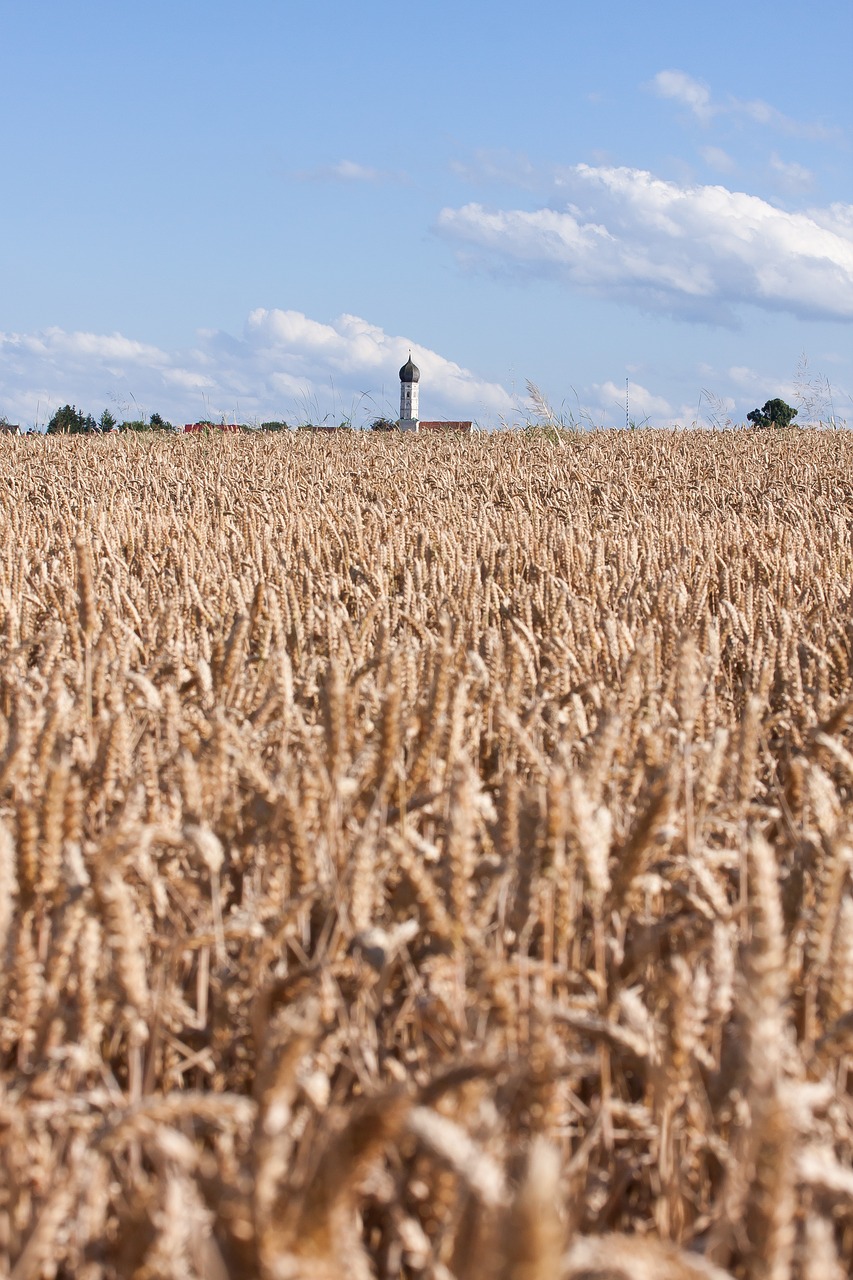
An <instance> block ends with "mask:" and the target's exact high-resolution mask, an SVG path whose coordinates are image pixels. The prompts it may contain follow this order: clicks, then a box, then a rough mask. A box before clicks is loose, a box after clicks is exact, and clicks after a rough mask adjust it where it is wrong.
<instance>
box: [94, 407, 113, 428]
mask: <svg viewBox="0 0 853 1280" xmlns="http://www.w3.org/2000/svg"><path fill="white" fill-rule="evenodd" d="M116 425H117V424H116V420H115V418H114V417H113V415H112V414H111V413H110V411H109V409H105V410H104V412H103V413H102V414H101V416H100V418H99V419H98V426H99V427H100V429H101V431H112V429H113V427H114V426H116Z"/></svg>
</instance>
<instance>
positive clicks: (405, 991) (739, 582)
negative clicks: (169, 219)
mask: <svg viewBox="0 0 853 1280" xmlns="http://www.w3.org/2000/svg"><path fill="white" fill-rule="evenodd" d="M0 492H2V496H3V500H2V504H0V1274H2V1275H6V1276H11V1277H12V1280H47V1278H53V1277H59V1278H61V1280H70V1278H72V1277H73V1278H74V1280H126V1278H132V1280H338V1278H343V1277H347V1278H348V1280H369V1278H370V1277H377V1278H380V1280H390V1278H392V1277H393V1278H397V1277H406V1278H407V1280H421V1278H424V1280H430V1278H434V1280H454V1278H455V1280H562V1278H565V1280H570V1278H573V1280H700V1278H703V1277H704V1278H705V1280H708V1278H713V1277H716V1278H717V1280H723V1278H724V1277H727V1276H731V1277H738V1278H744V1280H841V1277H844V1276H847V1275H848V1274H850V1268H851V1258H853V882H852V881H851V867H852V866H853V817H851V805H850V798H851V790H852V789H853V440H851V438H850V437H849V436H847V435H846V434H845V433H828V432H818V431H815V432H809V431H803V432H787V433H784V434H778V435H777V434H773V435H771V434H769V433H761V432H749V431H744V432H728V433H722V434H717V433H711V432H708V433H703V432H689V433H682V434H671V433H663V432H654V431H640V432H633V433H621V432H603V433H599V434H595V435H589V436H575V435H562V434H557V433H554V434H553V435H552V438H550V439H549V438H547V437H546V436H545V435H542V434H539V435H537V434H535V433H534V434H527V433H523V432H507V433H504V434H499V435H495V436H492V437H477V436H474V437H469V438H465V439H460V440H445V439H426V438H421V437H417V436H415V437H409V438H402V439H399V438H397V439H391V438H386V437H378V438H377V437H376V436H368V435H361V434H352V435H348V434H340V435H337V436H333V437H332V436H327V437H316V436H310V435H304V434H303V435H299V436H288V437H285V436H276V437H271V436H266V437H261V438H257V437H256V438H253V437H247V436H232V437H223V438H216V439H202V438H176V439H140V438H134V439H129V438H127V437H110V438H104V439H96V440H90V439H53V438H51V439H29V438H27V439H24V440H17V441H11V440H10V441H0Z"/></svg>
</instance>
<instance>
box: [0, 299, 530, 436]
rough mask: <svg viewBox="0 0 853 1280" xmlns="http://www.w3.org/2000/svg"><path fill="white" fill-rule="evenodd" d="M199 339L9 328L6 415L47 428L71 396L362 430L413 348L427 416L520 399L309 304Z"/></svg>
mask: <svg viewBox="0 0 853 1280" xmlns="http://www.w3.org/2000/svg"><path fill="white" fill-rule="evenodd" d="M197 337H198V341H197V343H196V345H195V346H193V347H192V348H189V349H186V350H179V351H166V350H164V349H163V348H161V347H156V346H152V345H150V344H147V343H143V342H136V341H134V340H133V339H131V338H127V337H125V336H123V335H122V334H98V333H82V332H69V331H67V330H64V329H59V328H50V329H45V330H43V331H41V332H39V333H30V334H28V333H0V414H5V415H6V416H7V417H8V418H9V419H11V420H12V421H17V422H20V423H21V424H22V425H25V426H30V425H33V424H34V423H36V422H38V423H39V424H40V425H43V424H44V423H45V422H46V421H47V420H48V419H49V418H50V416H51V414H52V413H53V412H54V411H55V410H56V409H57V408H58V407H59V406H60V405H62V404H65V403H66V401H69V402H71V403H74V404H76V405H77V406H78V407H79V408H81V409H83V410H84V411H87V412H92V413H94V414H95V415H96V416H97V415H98V414H99V413H100V412H101V410H102V409H104V408H108V409H110V411H111V412H112V413H113V414H114V415H115V416H116V417H119V418H133V417H138V416H139V413H140V412H143V413H148V414H150V413H152V412H154V411H157V412H158V413H160V414H162V415H163V416H164V417H166V418H169V419H170V420H171V421H173V422H191V421H195V420H197V419H199V418H201V417H203V416H204V417H210V418H213V419H214V420H218V419H219V418H220V417H225V418H227V419H228V420H229V421H232V420H235V419H237V420H239V421H243V422H251V421H253V420H257V421H264V420H267V419H271V418H278V419H282V418H283V419H285V420H286V421H288V422H290V423H293V424H296V423H299V422H305V421H313V422H322V421H328V422H332V421H335V422H339V421H341V419H343V418H346V417H350V416H351V417H352V418H353V421H354V422H355V424H356V425H361V424H362V423H363V422H365V421H370V420H371V419H372V418H374V417H376V416H378V415H381V414H387V415H389V416H392V417H396V415H397V413H398V411H399V403H400V399H399V397H400V388H399V382H398V379H397V371H398V369H399V367H400V365H401V364H402V363H403V362H404V361H405V359H406V356H407V353H408V350H409V348H410V347H411V348H412V352H413V355H414V358H415V360H416V361H417V363H418V365H419V367H420V369H421V379H422V381H421V388H422V389H421V411H422V413H423V415H424V417H431V418H432V417H435V418H442V417H447V418H459V417H471V418H474V419H475V420H487V421H493V420H495V419H496V418H498V417H499V416H501V415H503V414H506V413H508V412H510V410H511V409H512V400H511V397H510V395H509V393H508V392H507V391H506V390H505V389H504V388H503V387H502V386H501V385H500V384H498V383H495V382H488V381H486V380H484V379H482V378H478V377H477V376H476V375H475V374H474V373H472V372H471V371H470V370H468V369H464V368H462V367H461V366H460V365H458V364H455V363H454V362H453V361H452V360H448V359H446V358H445V357H444V356H442V355H440V354H439V353H438V352H435V351H431V350H429V349H427V348H425V347H422V346H419V345H418V344H417V343H415V342H413V341H412V340H411V339H409V338H406V337H399V336H394V335H391V334H387V333H385V332H384V330H383V329H381V328H379V327H378V326H377V325H372V324H370V323H369V322H368V321H367V320H363V319H361V318H360V317H359V316H353V315H343V316H340V317H339V318H338V319H337V320H335V321H334V322H333V323H332V324H325V323H321V322H319V321H317V320H312V319H311V318H310V317H309V316H306V315H304V314H303V313H302V312H301V311H285V310H279V309H266V308H258V309H257V310H255V311H252V312H251V313H250V315H249V317H248V319H247V321H246V324H245V327H244V330H243V334H242V336H241V337H234V336H232V335H231V334H228V333H225V332H223V331H221V330H203V331H201V332H200V333H199V334H198V335H197Z"/></svg>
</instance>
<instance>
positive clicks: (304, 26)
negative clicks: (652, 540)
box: [0, 0, 853, 425]
mask: <svg viewBox="0 0 853 1280" xmlns="http://www.w3.org/2000/svg"><path fill="white" fill-rule="evenodd" d="M0 48H2V50H3V74H2V77H0V119H2V121H3V127H2V129H0V173H2V174H3V179H4V181H3V199H2V206H0V210H2V211H0V230H2V235H0V414H6V416H8V417H9V418H11V419H12V420H14V421H21V422H22V423H24V424H26V425H32V424H33V423H35V422H40V423H43V422H44V421H45V420H46V418H47V417H49V415H50V413H51V412H52V411H53V409H55V408H56V407H57V406H58V405H59V404H61V403H64V402H65V401H66V400H71V401H73V402H75V403H77V404H78V405H79V406H80V407H82V408H84V409H86V410H87V411H91V412H93V413H95V414H96V415H97V414H99V413H100V411H101V410H102V409H103V408H110V409H111V410H112V411H113V412H117V415H118V416H136V413H137V408H139V409H141V410H142V411H145V412H148V413H151V412H153V411H154V410H157V411H158V412H160V413H161V414H163V415H164V416H167V417H170V418H171V419H172V420H174V421H189V420H192V419H195V418H198V417H200V416H202V415H210V416H217V415H220V414H221V415H225V416H227V417H229V418H231V417H235V416H236V417H238V418H239V419H241V420H254V419H257V420H261V419H264V418H267V417H286V418H287V419H288V420H289V421H294V422H295V421H298V420H300V419H302V420H305V419H306V418H308V417H311V418H315V419H320V418H332V417H334V418H338V419H339V418H341V417H342V416H345V415H348V414H350V413H352V414H353V415H354V417H355V420H356V421H362V420H364V419H365V418H366V417H369V416H372V415H374V414H375V413H377V412H382V411H386V412H387V411H392V412H393V411H395V410H396V407H397V403H398V382H397V369H398V368H399V365H400V364H401V363H402V361H403V360H405V358H406V355H407V351H408V347H409V346H411V347H412V349H413V354H414V358H415V360H416V361H417V362H418V364H419V365H420V367H421V369H422V374H423V376H422V382H421V413H422V415H423V416H424V417H433V416H434V417H444V416H449V417H460V416H464V417H473V418H475V419H477V420H478V421H480V422H482V423H484V424H493V425H494V424H497V423H499V422H501V421H504V422H513V421H517V420H519V418H520V416H522V415H523V414H524V412H525V409H526V408H527V405H526V402H525V397H526V383H527V381H528V380H530V381H532V382H533V383H535V384H536V385H537V386H538V387H539V388H540V389H541V390H542V392H543V393H544V395H545V396H546V398H547V399H548V400H549V401H550V402H551V403H552V404H553V406H554V408H555V409H556V410H557V411H558V412H559V411H562V412H563V413H565V414H569V413H572V414H573V415H574V416H575V417H576V418H580V419H582V420H584V421H587V422H594V423H605V424H611V425H619V424H620V423H621V422H624V416H625V410H624V394H625V379H626V377H627V378H628V379H629V385H630V396H631V410H632V416H633V417H635V418H636V419H637V420H640V421H642V420H645V419H646V418H648V420H649V421H651V422H653V423H656V424H657V423H660V424H668V423H671V422H681V423H682V424H684V425H689V423H690V422H691V421H699V422H702V423H705V424H708V423H709V422H712V421H723V420H725V419H726V418H727V417H731V418H734V419H736V420H743V418H744V416H745V414H746V412H747V411H748V410H749V409H751V408H754V407H755V406H756V405H760V404H763V402H764V400H765V399H767V398H768V397H770V396H774V395H777V394H780V395H783V396H784V397H785V398H787V399H789V400H790V402H791V403H798V404H800V405H801V407H802V409H803V412H804V413H805V412H807V410H808V407H809V404H808V402H809V400H810V399H811V400H812V401H813V405H812V408H813V410H814V411H816V412H818V413H819V414H820V415H822V416H826V415H827V413H829V412H831V411H834V412H835V414H836V415H837V416H839V417H841V418H846V419H847V420H848V422H850V423H851V424H853V403H851V392H853V343H851V336H853V332H852V330H853V145H852V144H853V89H851V78H850V71H849V68H850V56H851V52H853V9H852V8H851V6H850V5H849V3H848V2H847V0H834V2H832V3H830V2H828V0H814V2H813V3H812V4H811V5H810V6H805V5H803V4H802V3H796V4H795V3H793V2H790V3H789V2H788V0H774V2H773V3H766V2H765V0H747V3H744V2H743V0H740V2H739V3H731V2H730V0H718V2H716V3H715V4H713V5H709V4H706V5H701V6H692V5H685V4H684V3H683V0H679V3H677V4H676V3H669V2H668V0H666V2H664V3H656V4H653V5H650V6H649V5H646V6H639V5H636V4H627V3H621V2H619V3H616V2H608V0H601V2H600V3H599V4H597V5H595V6H591V5H580V4H574V3H570V2H568V0H563V3H552V2H546V0H527V3H525V4H520V3H517V2H516V3H506V2H505V0H491V3H488V4H487V3H484V2H479V0H478V2H476V3H473V2H470V0H467V2H466V0H453V2H452V3H451V2H449V0H422V3H421V4H419V5H408V6H407V5H401V4H399V3H390V0H362V3H360V4H359V5H353V4H352V3H342V2H340V0H310V2H309V0H243V3H242V4H240V5H239V6H238V5H234V4H225V3H220V2H219V0H204V2H203V3H202V0H169V2H168V3H164V2H163V0H146V3H145V4H144V5H130V4H125V3H118V2H117V0H109V3H107V2H104V0H77V3H74V4H69V3H68V2H67V0H62V2H61V3H57V2H55V0H28V2H27V3H26V4H22V3H21V2H20V0H0ZM804 355H805V357H806V359H807V364H806V365H805V366H803V364H802V360H803V356H804ZM809 383H810V384H812V387H813V388H815V387H817V388H819V391H820V394H819V395H818V394H816V393H815V392H814V390H812V391H810V390H809V388H808V386H807V384H809ZM828 389H829V391H831V404H830V401H829V394H828ZM821 397H822V399H821Z"/></svg>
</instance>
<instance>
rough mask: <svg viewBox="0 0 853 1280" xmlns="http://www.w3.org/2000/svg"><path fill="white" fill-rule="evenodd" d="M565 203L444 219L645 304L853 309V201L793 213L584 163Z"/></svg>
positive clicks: (721, 315)
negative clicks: (558, 206) (557, 206)
mask: <svg viewBox="0 0 853 1280" xmlns="http://www.w3.org/2000/svg"><path fill="white" fill-rule="evenodd" d="M562 181H563V185H564V186H565V188H566V190H567V193H571V195H573V196H574V197H575V198H576V199H577V200H578V201H583V202H584V207H583V208H581V207H580V206H579V204H577V203H571V204H569V205H567V206H566V207H565V208H564V209H561V210H557V209H550V208H547V209H537V210H533V211H529V210H524V209H508V210H489V209H486V208H485V207H484V206H482V205H480V204H468V205H465V206H464V207H463V208H460V209H450V208H448V209H443V210H442V211H441V213H440V215H439V218H438V229H439V231H440V232H441V233H442V234H444V235H446V236H447V237H448V238H450V239H452V240H454V241H455V242H456V243H457V244H458V245H459V246H461V247H462V254H463V260H467V261H472V262H473V263H474V265H486V266H492V267H494V266H498V267H499V268H503V269H510V270H514V271H517V272H520V273H521V274H528V275H539V276H546V277H552V278H553V277H557V278H560V279H562V280H563V281H564V282H565V283H567V284H568V285H570V286H574V287H577V288H581V289H588V290H590V291H592V292H595V293H599V294H605V295H607V296H610V297H613V298H616V299H621V300H626V301H630V302H632V303H635V304H636V305H638V306H641V307H644V308H646V309H652V310H657V311H663V312H667V313H670V314H677V315H682V316H687V317H689V318H693V319H698V320H706V321H710V322H716V323H731V322H732V320H733V318H734V314H735V313H734V308H735V307H736V306H738V305H739V304H742V303H752V304H753V305H756V306H760V307H763V308H765V309H768V310H772V311H787V312H793V313H794V314H796V315H799V316H801V317H809V318H812V317H822V318H825V319H834V320H851V319H853V209H851V208H850V207H849V206H845V205H834V206H831V207H830V208H829V209H824V210H818V211H813V210H809V211H807V212H800V213H789V212H786V211H785V210H782V209H777V208H776V207H775V206H773V205H771V204H768V203H767V202H766V201H764V200H761V199H759V198H758V197H757V196H751V195H748V194H746V193H744V192H739V191H730V190H729V189H728V188H726V187H724V186H699V185H687V186H680V185H678V184H676V183H673V182H665V181H663V180H662V179H660V178H655V177H654V176H653V175H652V174H651V173H648V172H645V171H643V170H638V169H627V168H608V167H600V168H595V167H592V166H590V165H585V164H579V165H575V166H573V167H572V168H571V169H570V170H566V171H565V173H564V177H563V179H562Z"/></svg>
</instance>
